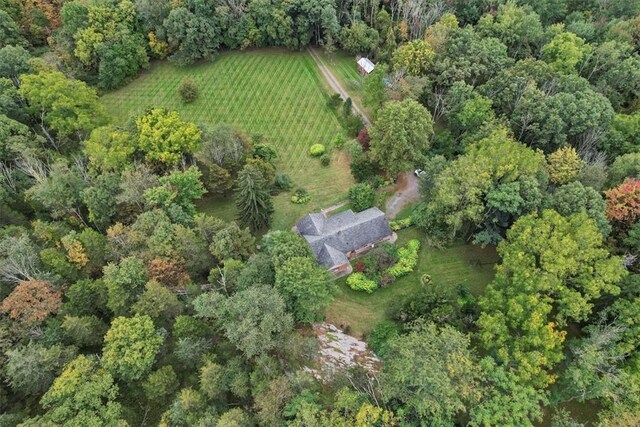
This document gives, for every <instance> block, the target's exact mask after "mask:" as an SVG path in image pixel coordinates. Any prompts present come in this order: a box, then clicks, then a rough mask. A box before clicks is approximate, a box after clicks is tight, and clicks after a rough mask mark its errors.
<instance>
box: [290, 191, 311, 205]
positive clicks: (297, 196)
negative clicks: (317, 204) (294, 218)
mask: <svg viewBox="0 0 640 427" xmlns="http://www.w3.org/2000/svg"><path fill="white" fill-rule="evenodd" d="M310 201H311V196H310V195H309V193H308V192H307V190H305V189H304V188H298V189H297V190H296V191H295V193H293V195H292V196H291V203H295V204H296V205H306V204H307V203H309V202H310Z"/></svg>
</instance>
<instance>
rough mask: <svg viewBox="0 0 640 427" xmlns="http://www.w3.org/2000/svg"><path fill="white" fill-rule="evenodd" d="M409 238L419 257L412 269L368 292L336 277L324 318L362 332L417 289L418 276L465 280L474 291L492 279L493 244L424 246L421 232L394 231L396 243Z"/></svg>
mask: <svg viewBox="0 0 640 427" xmlns="http://www.w3.org/2000/svg"><path fill="white" fill-rule="evenodd" d="M410 239H420V240H421V241H422V243H423V246H422V247H421V248H420V258H419V261H418V266H417V268H416V270H415V271H414V272H413V273H411V274H409V275H407V276H405V277H402V278H400V279H398V280H397V281H396V282H395V283H393V284H392V285H390V286H389V287H388V288H381V289H378V290H376V291H374V292H373V293H372V294H367V293H365V292H358V291H354V290H352V289H351V288H349V287H348V286H347V284H346V279H345V278H342V279H339V280H338V292H337V294H336V298H335V300H334V302H333V304H332V305H331V306H330V307H329V309H328V310H327V313H326V316H327V320H328V321H329V322H330V323H333V324H334V325H349V328H350V331H351V332H350V333H352V334H356V335H364V334H366V333H368V332H369V331H371V329H373V327H374V326H375V325H376V324H377V323H379V322H380V321H382V320H385V319H388V318H389V315H390V312H389V310H390V308H391V307H392V306H393V304H394V303H396V302H397V301H401V300H402V299H404V298H405V297H407V296H409V295H412V294H415V293H417V292H418V291H419V289H420V287H421V286H422V285H421V284H420V277H421V276H422V275H423V274H425V273H426V274H429V275H431V278H432V280H433V283H437V284H440V285H444V286H456V285H458V284H465V285H467V286H468V287H469V290H470V291H471V292H472V293H473V294H474V295H480V294H481V293H482V292H483V291H484V289H485V287H486V285H487V284H488V283H489V282H490V281H491V279H493V275H494V271H493V266H494V264H495V263H496V262H497V261H498V256H497V254H496V251H495V249H494V248H486V249H482V248H480V247H479V246H475V245H458V246H452V247H449V248H446V249H436V248H433V247H429V246H425V245H424V239H423V238H422V233H421V232H420V231H419V230H418V229H416V228H411V229H407V230H403V231H400V232H399V233H398V242H397V244H398V245H403V244H405V243H406V242H407V241H408V240H410Z"/></svg>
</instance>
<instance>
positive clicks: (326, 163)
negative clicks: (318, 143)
mask: <svg viewBox="0 0 640 427" xmlns="http://www.w3.org/2000/svg"><path fill="white" fill-rule="evenodd" d="M330 163H331V156H329V154H327V153H324V154H323V155H322V156H320V164H321V165H322V166H329V164H330Z"/></svg>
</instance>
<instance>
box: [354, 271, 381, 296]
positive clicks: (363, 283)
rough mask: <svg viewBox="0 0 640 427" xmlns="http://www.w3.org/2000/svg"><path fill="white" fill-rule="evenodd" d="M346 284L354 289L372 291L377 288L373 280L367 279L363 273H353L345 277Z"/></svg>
mask: <svg viewBox="0 0 640 427" xmlns="http://www.w3.org/2000/svg"><path fill="white" fill-rule="evenodd" d="M347 285H349V287H350V288H351V289H353V290H354V291H365V292H367V293H372V292H373V291H375V290H376V289H377V288H378V284H377V283H376V282H375V280H371V279H369V278H368V277H367V276H365V275H364V274H363V273H353V274H351V275H350V276H349V277H348V278H347Z"/></svg>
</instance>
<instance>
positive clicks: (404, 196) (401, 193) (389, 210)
mask: <svg viewBox="0 0 640 427" xmlns="http://www.w3.org/2000/svg"><path fill="white" fill-rule="evenodd" d="M395 188H396V192H395V194H394V195H393V196H391V197H390V198H389V200H387V205H386V209H385V213H386V215H387V218H389V219H394V218H395V217H396V215H398V214H399V213H400V211H401V210H402V209H404V208H405V207H407V206H409V205H410V204H412V203H415V202H417V201H418V200H420V183H419V181H418V178H417V177H416V176H415V175H414V174H413V173H412V172H405V173H403V174H401V175H400V176H399V177H398V181H397V182H396V185H395Z"/></svg>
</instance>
